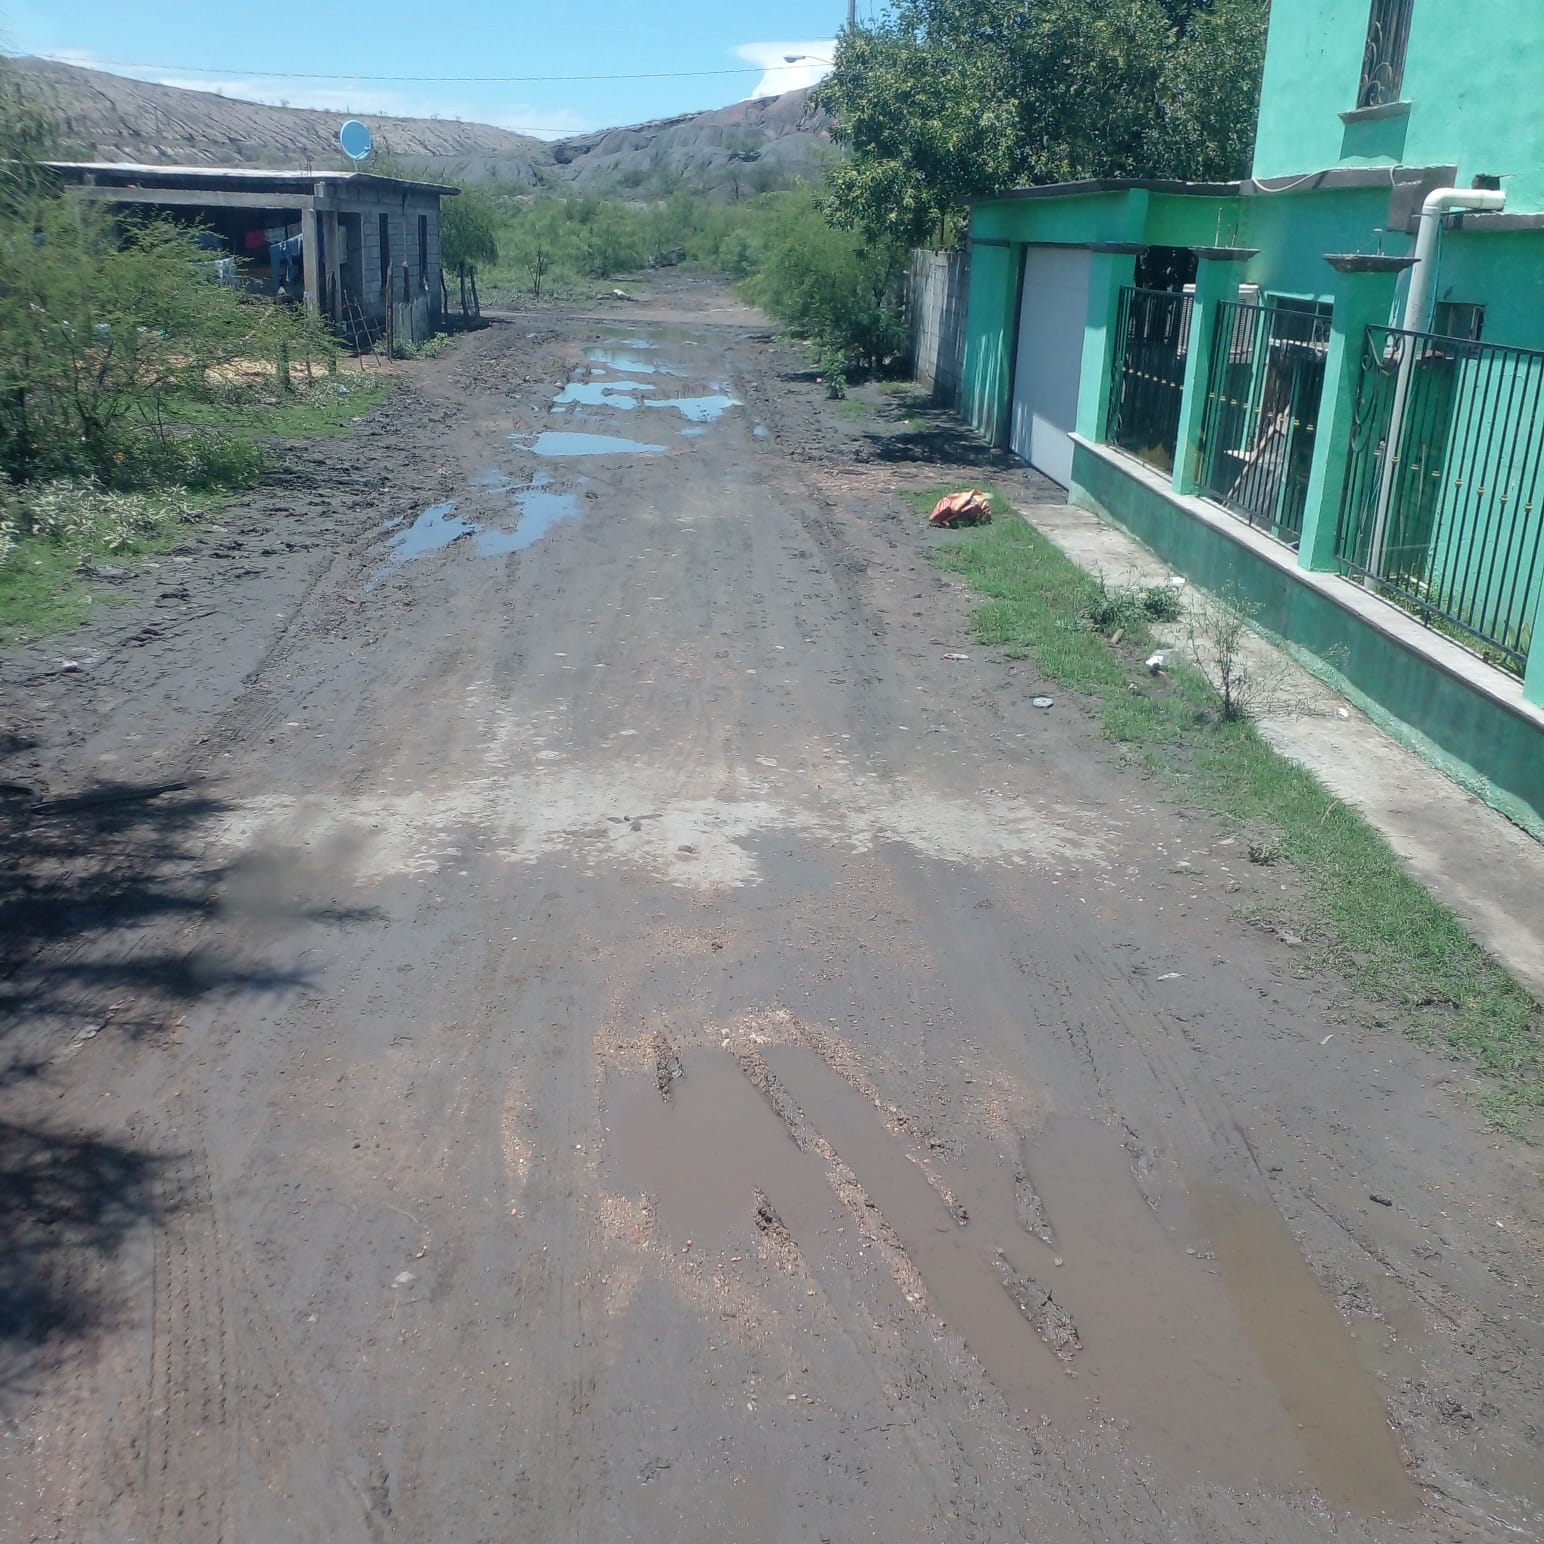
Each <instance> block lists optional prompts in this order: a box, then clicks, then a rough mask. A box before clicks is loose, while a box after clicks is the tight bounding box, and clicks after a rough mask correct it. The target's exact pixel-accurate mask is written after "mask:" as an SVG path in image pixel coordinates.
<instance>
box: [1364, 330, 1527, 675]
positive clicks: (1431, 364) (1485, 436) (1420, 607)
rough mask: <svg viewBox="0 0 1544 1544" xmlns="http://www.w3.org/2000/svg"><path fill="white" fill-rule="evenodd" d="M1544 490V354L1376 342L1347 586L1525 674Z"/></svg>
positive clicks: (1420, 337)
mask: <svg viewBox="0 0 1544 1544" xmlns="http://www.w3.org/2000/svg"><path fill="white" fill-rule="evenodd" d="M1401 375H1403V376H1404V377H1405V378H1406V380H1407V390H1406V393H1405V399H1404V410H1403V412H1402V414H1401V417H1400V420H1399V421H1398V422H1397V423H1396V422H1395V421H1394V412H1395V393H1394V392H1393V390H1392V386H1391V383H1392V382H1393V381H1394V380H1395V379H1396V378H1399V377H1400V376H1401ZM1541 489H1544V352H1540V351H1538V350H1533V349H1518V348H1509V347H1506V346H1505V345H1501V344H1493V343H1480V342H1473V341H1470V340H1468V339H1456V338H1446V337H1442V336H1439V335H1436V334H1432V333H1416V332H1405V331H1402V330H1400V329H1398V328H1391V327H1370V328H1368V330H1367V336H1366V341H1365V343H1364V346H1363V351H1362V368H1361V378H1360V380H1359V382H1358V389H1357V403H1356V413H1355V417H1354V420H1353V432H1352V437H1351V449H1350V454H1349V456H1348V458H1347V463H1346V473H1345V479H1344V484H1343V487H1342V491H1341V509H1340V519H1339V522H1338V525H1337V528H1336V543H1335V547H1336V556H1337V558H1338V560H1339V563H1340V568H1341V571H1342V573H1344V574H1346V575H1347V576H1348V577H1351V578H1354V579H1356V580H1359V581H1360V582H1361V583H1363V584H1365V585H1367V586H1368V587H1369V588H1371V589H1373V590H1375V591H1376V592H1377V593H1378V594H1380V595H1382V596H1383V597H1384V598H1386V599H1388V600H1391V601H1393V602H1394V603H1395V604H1396V605H1399V606H1400V607H1402V608H1403V609H1404V610H1406V611H1408V612H1410V613H1411V614H1412V615H1414V616H1415V617H1417V618H1418V619H1419V620H1420V621H1421V622H1422V623H1423V624H1424V625H1425V626H1427V627H1432V628H1436V629H1439V630H1440V631H1442V632H1444V633H1446V634H1447V635H1449V636H1450V637H1453V638H1455V639H1457V640H1458V641H1460V642H1463V643H1465V644H1467V645H1469V646H1470V647H1473V648H1476V649H1477V650H1478V652H1479V653H1480V654H1481V656H1482V657H1483V658H1486V659H1489V660H1491V661H1492V662H1493V663H1495V664H1498V665H1500V666H1502V667H1503V668H1505V669H1508V670H1511V671H1513V672H1514V673H1517V674H1521V673H1522V671H1523V669H1524V667H1525V665H1526V662H1527V658H1528V652H1529V649H1530V647H1531V645H1532V641H1533V640H1532V636H1531V626H1532V621H1533V617H1534V614H1535V611H1536V609H1537V607H1538V602H1539V597H1540V594H1541V591H1544V504H1541Z"/></svg>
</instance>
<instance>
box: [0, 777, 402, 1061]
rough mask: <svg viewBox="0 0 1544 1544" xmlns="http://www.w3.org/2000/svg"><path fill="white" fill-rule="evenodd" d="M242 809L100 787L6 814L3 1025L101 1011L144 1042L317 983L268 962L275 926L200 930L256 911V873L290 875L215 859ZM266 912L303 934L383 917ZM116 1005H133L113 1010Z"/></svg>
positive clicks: (151, 791)
mask: <svg viewBox="0 0 1544 1544" xmlns="http://www.w3.org/2000/svg"><path fill="white" fill-rule="evenodd" d="M228 809H229V805H228V804H227V803H226V801H224V800H222V799H221V798H219V797H218V796H216V795H214V794H212V793H211V792H209V791H208V790H207V789H206V788H204V787H202V786H200V785H197V784H182V783H171V784H166V783H113V782H98V783H94V784H92V785H90V786H88V787H87V788H85V789H83V790H81V791H80V792H79V793H76V794H74V795H72V796H70V797H69V798H65V799H56V800H48V801H45V802H43V803H38V804H33V805H32V806H30V808H25V809H22V810H20V811H17V810H15V809H13V810H12V811H11V812H10V813H9V815H8V816H0V1024H5V1025H8V1026H11V1027H12V1029H13V1030H14V1028H15V1026H17V1025H19V1024H23V1023H25V1022H27V1021H32V1022H33V1023H37V1022H38V1021H40V1020H47V1019H49V1018H52V1017H59V1016H68V1015H69V1014H70V1013H72V1012H75V1013H79V1012H81V1011H83V1010H84V1011H86V1013H87V1016H88V1017H90V1016H91V1015H92V1014H93V1013H94V1012H96V1011H97V1010H100V1011H101V1012H102V1013H107V1012H109V1011H110V1012H111V1014H112V1016H113V1025H114V1029H115V1030H116V1031H117V1032H119V1033H122V1032H124V1031H127V1032H129V1033H131V1034H132V1033H136V1032H140V1031H143V1030H145V1029H148V1028H151V1027H153V1026H155V1025H157V1024H159V1023H160V1022H161V1018H160V1014H159V1013H158V1012H157V1010H158V1009H164V1008H166V1007H168V1006H180V1007H184V1008H185V1007H186V1006H188V1005H189V1004H191V1003H193V1002H195V1001H197V1000H198V999H200V998H204V997H208V996H210V995H211V994H230V993H240V992H243V991H270V992H271V991H278V990H283V989H285V988H293V987H300V986H304V985H306V984H307V982H308V981H310V980H311V979H312V973H311V972H308V971H305V970H302V969H299V968H297V967H294V966H290V965H280V964H274V963H270V962H268V961H265V960H263V959H261V958H255V957H254V949H253V941H254V938H257V937H260V935H261V933H262V931H263V930H262V929H254V928H251V927H245V926H243V927H232V928H229V929H226V930H225V934H224V937H223V938H211V937H210V936H208V930H204V929H201V928H200V927H199V926H198V924H199V923H200V922H202V921H204V920H207V919H212V918H219V917H221V916H226V917H229V916H230V913H231V911H232V910H233V908H234V907H235V906H236V904H237V902H240V903H241V907H242V909H246V907H245V900H246V896H247V892H248V891H250V890H251V888H252V874H253V873H254V870H255V868H256V869H262V868H265V867H266V869H268V870H274V869H279V870H282V865H283V855H282V854H280V855H278V857H275V856H274V855H272V854H270V855H269V856H268V857H267V858H266V859H263V860H256V859H253V858H251V857H243V858H239V859H236V860H234V861H223V860H220V861H217V860H212V859H211V858H210V856H209V853H208V846H209V831H210V826H211V823H212V822H213V821H214V820H216V819H217V818H218V817H219V816H221V815H222V814H224V813H226V812H227V811H228ZM278 883H279V880H278V879H277V878H273V879H272V880H271V887H275V886H277V885H278ZM233 896H234V897H235V898H236V900H235V901H233V900H232V897H233ZM258 909H259V910H261V911H262V914H263V920H265V921H272V919H273V918H274V917H275V916H276V915H277V914H278V913H279V912H280V911H285V912H286V915H287V920H288V921H290V922H292V923H305V922H323V923H335V924H339V925H348V924H351V923H359V922H367V921H370V920H373V919H374V918H375V917H376V916H378V913H377V911H376V910H375V909H374V908H370V907H357V906H340V905H333V904H316V903H312V902H308V901H306V900H304V899H302V898H294V899H288V900H286V901H285V903H284V904H283V905H280V904H279V903H278V902H277V901H275V902H274V903H272V904H266V905H264V906H262V907H260V908H258ZM241 920H243V921H245V920H247V919H246V918H242V919H241ZM232 937H234V938H235V939H237V940H239V943H240V945H241V947H240V948H239V949H238V948H237V947H234V946H233V944H232V943H231V942H229V941H227V940H229V939H230V938H232ZM114 994H117V995H121V996H123V997H125V998H126V999H128V1001H126V1002H124V1003H121V1004H116V1005H115V1004H113V1003H111V1002H109V1001H107V999H108V998H109V997H110V996H112V995H114ZM93 1003H94V1004H95V1007H92V1006H91V1005H92V1004H93ZM6 1033H7V1032H6V1031H4V1030H0V1037H3V1036H4V1035H5V1034H6ZM8 1049H9V1047H5V1046H4V1045H3V1044H0V1050H8ZM16 1070H17V1069H16V1067H15V1065H14V1063H13V1065H12V1067H11V1068H10V1071H11V1072H12V1073H13V1074H14V1072H15V1071H16Z"/></svg>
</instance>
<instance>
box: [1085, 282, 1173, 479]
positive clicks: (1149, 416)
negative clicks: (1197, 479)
mask: <svg viewBox="0 0 1544 1544" xmlns="http://www.w3.org/2000/svg"><path fill="white" fill-rule="evenodd" d="M1190 312H1191V298H1190V296H1189V295H1186V294H1182V293H1179V292H1177V291H1174V290H1149V289H1137V288H1135V287H1134V286H1132V285H1129V284H1128V285H1127V286H1126V287H1125V288H1124V289H1123V290H1122V291H1121V292H1120V312H1119V316H1118V318H1117V320H1116V324H1115V355H1114V368H1113V370H1112V371H1111V375H1110V413H1109V428H1108V430H1107V431H1106V439H1107V440H1108V441H1109V443H1110V444H1112V445H1119V446H1120V447H1121V449H1122V450H1129V451H1130V452H1131V453H1132V455H1134V456H1137V457H1139V458H1140V459H1141V460H1143V461H1146V462H1147V463H1148V465H1150V466H1155V467H1157V468H1158V469H1159V471H1162V472H1171V471H1173V469H1174V447H1175V442H1176V440H1177V439H1178V438H1179V410H1180V403H1181V401H1182V400H1183V398H1184V394H1185V358H1186V354H1187V351H1188V349H1189V346H1190Z"/></svg>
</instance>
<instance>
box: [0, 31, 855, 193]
mask: <svg viewBox="0 0 1544 1544" xmlns="http://www.w3.org/2000/svg"><path fill="white" fill-rule="evenodd" d="M10 63H11V73H12V75H13V77H14V79H15V81H16V84H17V85H18V87H19V88H20V89H21V91H22V92H23V93H24V94H25V95H26V96H27V97H29V98H31V99H32V100H33V101H35V102H37V103H38V104H39V105H40V106H42V107H43V108H45V109H46V110H47V111H48V113H49V114H50V116H51V117H52V118H53V119H54V121H55V123H56V124H57V125H58V129H59V133H60V135H61V137H62V139H63V140H64V142H65V144H66V146H67V147H68V149H69V150H70V152H71V153H72V154H78V155H80V156H82V157H84V158H88V159H92V160H102V161H138V162H145V163H150V164H163V165H191V166H275V167H284V168H290V167H304V166H318V167H321V166H327V167H332V166H336V165H338V164H339V160H340V155H339V151H338V141H337V133H338V126H339V124H340V122H341V121H342V118H343V116H344V114H343V113H342V112H341V111H339V112H328V111H323V110H319V109H315V108H298V107H273V106H269V105H267V104H265V103H261V102H244V101H241V100H239V99H237V98H234V97H226V96H222V95H220V94H218V93H216V92H210V91H188V90H184V89H182V88H181V87H177V86H159V85H155V84H152V83H151V82H148V81H140V80H130V79H128V78H127V77H125V76H121V75H111V74H108V73H107V72H106V71H103V70H88V69H82V68H81V67H79V66H77V65H70V64H59V63H56V62H54V61H53V60H48V59H34V58H25V57H24V58H19V59H13V60H12V61H10ZM808 96H809V93H808V92H806V91H790V92H787V93H785V94H784V95H782V96H777V97H762V98H760V99H758V100H756V101H751V102H740V103H737V104H735V105H734V106H733V107H725V108H720V109H717V110H716V111H713V112H705V113H689V114H684V115H682V116H681V117H678V118H667V119H661V120H659V121H656V122H653V123H643V124H637V125H634V126H632V127H630V128H620V129H603V130H599V131H597V132H595V133H591V134H581V135H576V136H574V137H573V138H570V139H565V140H558V141H555V142H552V143H548V142H546V141H543V140H539V139H533V138H530V137H529V136H527V135H524V134H516V133H514V132H512V131H511V130H509V129H499V128H495V127H493V126H492V125H491V124H485V123H464V122H461V121H459V120H456V119H445V118H392V117H384V116H380V115H374V114H363V113H361V114H359V115H358V116H359V117H360V118H361V119H362V121H363V122H365V123H367V124H369V126H370V128H371V130H372V131H373V132H374V134H375V136H376V139H377V141H378V142H379V143H380V144H382V145H384V146H386V147H388V148H389V149H390V150H391V152H392V153H393V155H395V156H397V157H398V158H400V159H401V160H403V161H405V162H407V163H409V164H410V165H412V166H414V167H417V168H421V169H422V170H423V171H424V172H425V173H427V174H429V175H432V176H434V177H439V178H448V179H451V180H458V181H468V182H504V183H513V184H515V185H516V186H521V187H531V186H539V185H562V184H563V183H569V184H572V185H574V186H576V187H579V188H582V189H584V190H585V191H586V192H595V193H619V194H623V195H626V194H628V193H635V194H636V193H647V192H650V191H655V190H658V189H660V188H662V187H665V186H668V185H672V184H676V183H679V182H684V183H685V184H686V185H687V186H688V187H692V188H695V189H698V190H700V191H702V192H709V193H714V194H715V195H718V196H721V197H726V198H738V197H740V196H741V195H742V194H745V193H749V192H755V191H758V190H760V189H762V188H765V187H771V186H777V185H779V184H780V183H782V182H785V181H786V180H787V179H788V178H789V177H790V176H792V175H794V174H796V173H798V172H800V171H802V170H805V169H807V168H808V167H809V166H811V165H812V164H813V163H814V162H815V161H816V160H817V159H818V158H819V157H820V156H822V155H823V154H824V153H825V150H826V147H827V146H828V145H829V141H830V135H829V132H828V125H827V123H826V121H825V120H824V118H822V117H819V116H817V115H812V114H811V113H810V112H809V110H808Z"/></svg>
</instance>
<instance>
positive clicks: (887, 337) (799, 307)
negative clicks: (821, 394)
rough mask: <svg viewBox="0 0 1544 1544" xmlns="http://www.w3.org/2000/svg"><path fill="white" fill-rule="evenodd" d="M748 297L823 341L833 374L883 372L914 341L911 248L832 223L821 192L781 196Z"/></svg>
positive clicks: (822, 353)
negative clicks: (905, 290)
mask: <svg viewBox="0 0 1544 1544" xmlns="http://www.w3.org/2000/svg"><path fill="white" fill-rule="evenodd" d="M760 239H761V256H760V260H759V263H758V265H757V268H756V271H755V272H754V273H753V274H752V275H751V277H750V279H749V280H748V281H747V282H746V286H745V288H746V293H747V294H748V295H749V296H750V298H751V299H753V300H754V301H755V302H756V303H757V304H759V305H761V306H764V307H765V308H766V309H767V310H768V311H770V312H771V313H772V315H773V316H775V317H777V318H778V319H779V320H780V321H782V322H785V323H787V324H788V325H789V326H790V327H792V328H794V329H795V330H797V331H800V332H803V333H805V334H806V335H808V336H809V337H810V338H811V339H812V340H813V341H814V343H815V347H816V351H817V354H818V357H819V359H820V363H821V365H822V366H823V367H824V368H825V369H826V370H828V371H830V372H832V373H840V374H847V375H857V374H882V373H884V372H885V371H886V370H888V369H889V368H890V367H891V366H892V365H893V364H894V363H895V361H896V360H897V359H898V358H899V357H900V355H901V353H902V350H903V349H904V347H905V342H906V323H905V315H904V312H903V310H902V305H901V278H902V275H903V273H904V271H905V259H906V253H905V250H904V249H903V248H902V247H900V246H899V245H898V244H896V243H895V242H889V241H869V240H867V239H865V238H863V237H861V236H858V235H856V234H854V233H853V232H851V231H839V230H835V229H833V228H832V227H831V226H830V225H829V224H827V222H826V219H825V217H824V214H823V213H822V206H821V199H820V195H819V194H818V192H817V191H816V190H815V189H813V188H801V189H797V190H795V191H794V192H791V193H788V194H784V195H782V196H780V197H776V199H775V202H773V203H772V204H771V205H770V207H769V210H768V213H767V216H766V220H765V224H764V228H763V231H762V233H761V238H760Z"/></svg>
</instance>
